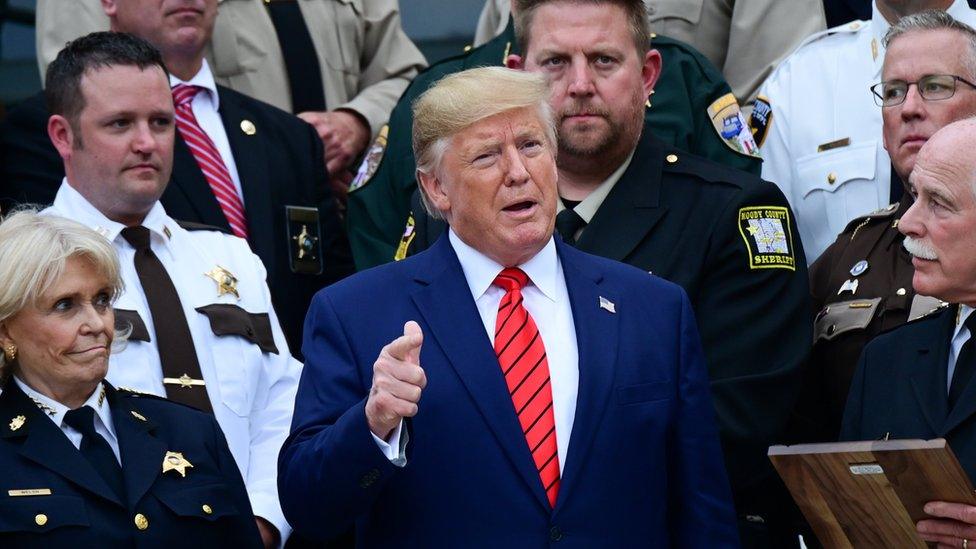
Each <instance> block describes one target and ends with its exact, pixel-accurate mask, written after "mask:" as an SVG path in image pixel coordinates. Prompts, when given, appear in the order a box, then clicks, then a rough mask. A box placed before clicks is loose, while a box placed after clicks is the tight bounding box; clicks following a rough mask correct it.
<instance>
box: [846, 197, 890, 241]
mask: <svg viewBox="0 0 976 549" xmlns="http://www.w3.org/2000/svg"><path fill="white" fill-rule="evenodd" d="M897 211H898V203H897V202H893V203H891V204H888V205H887V206H885V207H884V208H880V209H878V210H875V211H873V212H871V213H869V214H865V215H862V216H860V217H855V218H854V219H852V220H851V221H850V222H849V223H848V224H847V226H846V227H844V230H843V231H842V232H844V233H848V232H857V230H858V229H860V228H861V227H863V226H865V225H867V224H869V223H871V222H872V221H874V220H876V219H888V218H890V217H892V216H893V215H895V212H897ZM851 238H853V235H852V236H851Z"/></svg>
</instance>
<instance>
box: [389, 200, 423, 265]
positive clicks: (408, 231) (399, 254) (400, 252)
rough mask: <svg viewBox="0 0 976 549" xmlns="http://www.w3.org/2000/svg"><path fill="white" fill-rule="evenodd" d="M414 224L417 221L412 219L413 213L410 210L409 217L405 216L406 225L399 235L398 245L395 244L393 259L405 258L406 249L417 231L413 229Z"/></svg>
mask: <svg viewBox="0 0 976 549" xmlns="http://www.w3.org/2000/svg"><path fill="white" fill-rule="evenodd" d="M416 226H417V222H416V221H414V218H413V213H412V212H411V213H410V217H408V218H407V226H406V228H404V229H403V236H401V237H400V245H399V246H397V251H396V254H394V256H393V261H401V260H403V259H406V258H407V250H409V249H410V243H411V242H413V239H414V237H416V236H417V232H416V231H414V228H415V227H416Z"/></svg>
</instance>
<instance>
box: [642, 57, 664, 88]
mask: <svg viewBox="0 0 976 549" xmlns="http://www.w3.org/2000/svg"><path fill="white" fill-rule="evenodd" d="M660 76H661V52H659V51H657V50H655V49H653V48H652V49H650V50H648V52H647V53H645V54H644V62H643V63H642V64H641V80H642V81H643V82H642V84H643V87H644V95H645V96H646V97H650V95H651V92H652V91H653V90H654V85H655V84H657V79H658V77H660Z"/></svg>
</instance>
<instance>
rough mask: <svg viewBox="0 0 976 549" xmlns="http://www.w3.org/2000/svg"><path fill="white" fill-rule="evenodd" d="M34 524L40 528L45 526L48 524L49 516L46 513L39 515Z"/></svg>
mask: <svg viewBox="0 0 976 549" xmlns="http://www.w3.org/2000/svg"><path fill="white" fill-rule="evenodd" d="M34 523H35V524H37V525H38V526H44V525H45V524H47V515H45V514H44V513H38V514H37V516H35V517H34Z"/></svg>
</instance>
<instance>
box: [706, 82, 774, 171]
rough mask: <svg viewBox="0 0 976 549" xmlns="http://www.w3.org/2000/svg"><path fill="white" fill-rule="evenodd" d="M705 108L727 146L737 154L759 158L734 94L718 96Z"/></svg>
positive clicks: (757, 149) (757, 150) (756, 147)
mask: <svg viewBox="0 0 976 549" xmlns="http://www.w3.org/2000/svg"><path fill="white" fill-rule="evenodd" d="M707 110H708V117H709V118H711V120H712V126H713V127H714V128H715V131H716V132H717V133H718V136H719V138H720V139H721V140H722V142H724V143H725V145H726V146H727V147H728V148H730V149H732V150H733V151H735V152H737V153H739V154H743V155H746V156H753V157H756V158H761V157H760V156H759V147H758V146H756V142H755V141H754V140H753V138H752V131H751V130H750V129H749V126H748V124H746V120H745V118H744V117H743V116H742V111H740V110H739V102H738V100H736V98H735V95H733V94H731V93H727V94H725V95H723V96H722V97H719V98H718V99H716V100H715V102H714V103H712V104H711V105H709V106H708V109H707Z"/></svg>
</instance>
